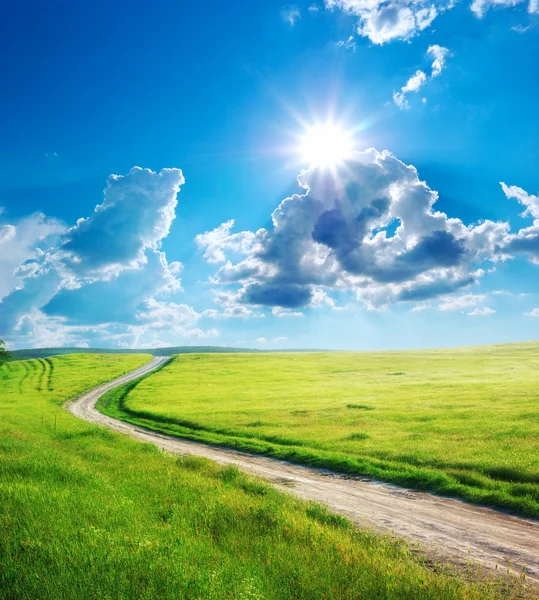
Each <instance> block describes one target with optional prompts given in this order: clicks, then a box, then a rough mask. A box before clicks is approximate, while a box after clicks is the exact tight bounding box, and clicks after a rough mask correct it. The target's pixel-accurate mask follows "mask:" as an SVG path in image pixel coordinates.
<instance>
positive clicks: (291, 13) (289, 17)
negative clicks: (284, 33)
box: [281, 4, 301, 27]
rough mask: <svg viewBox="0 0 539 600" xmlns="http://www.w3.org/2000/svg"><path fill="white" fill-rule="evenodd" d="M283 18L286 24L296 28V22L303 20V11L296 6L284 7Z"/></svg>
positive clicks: (282, 9) (282, 10)
mask: <svg viewBox="0 0 539 600" xmlns="http://www.w3.org/2000/svg"><path fill="white" fill-rule="evenodd" d="M281 18H282V19H283V21H285V23H288V24H289V25H290V27H294V25H295V24H296V21H297V20H298V19H301V11H300V10H299V8H298V7H297V6H296V5H295V4H292V5H290V6H283V7H282V8H281Z"/></svg>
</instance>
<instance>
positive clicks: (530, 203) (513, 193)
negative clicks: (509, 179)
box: [500, 181, 539, 219]
mask: <svg viewBox="0 0 539 600" xmlns="http://www.w3.org/2000/svg"><path fill="white" fill-rule="evenodd" d="M500 185H501V186H502V190H503V193H504V194H505V195H506V196H507V197H508V198H509V199H511V198H514V199H515V200H518V201H519V202H520V204H522V206H524V207H525V208H526V210H525V211H524V212H523V213H522V216H523V217H528V216H529V217H533V218H534V219H539V196H533V195H532V194H528V193H527V192H526V191H524V190H523V189H522V188H520V187H518V186H516V185H506V184H505V183H504V182H503V181H500Z"/></svg>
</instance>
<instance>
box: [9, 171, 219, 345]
mask: <svg viewBox="0 0 539 600" xmlns="http://www.w3.org/2000/svg"><path fill="white" fill-rule="evenodd" d="M183 182H184V179H183V175H182V172H181V171H180V170H179V169H163V170H162V171H161V172H159V173H156V172H153V171H150V170H148V169H141V168H139V167H135V168H133V169H131V171H130V172H129V173H128V174H127V175H124V176H119V175H112V176H111V177H109V179H108V181H107V187H106V189H105V191H104V196H103V201H102V202H101V203H100V204H98V205H97V206H96V208H95V210H94V212H93V213H92V214H91V215H90V216H89V217H87V218H83V219H79V220H78V221H77V223H76V224H75V225H74V226H73V227H71V228H69V229H68V228H66V227H65V226H64V225H62V224H60V223H58V222H56V221H53V220H50V219H46V218H45V217H44V216H42V215H34V216H32V217H29V218H28V219H25V220H23V221H21V222H19V223H16V224H9V225H3V226H0V248H2V247H3V246H6V248H9V253H4V252H0V275H2V276H1V277H0V282H1V284H0V285H1V286H3V287H2V288H1V289H2V293H1V294H0V298H1V299H0V332H1V333H2V335H3V336H5V337H7V339H8V340H9V341H11V342H12V343H14V344H17V345H21V344H22V345H32V346H36V345H42V344H43V343H44V341H45V340H48V343H47V345H65V344H67V343H70V344H73V343H76V344H77V345H81V344H87V343H88V342H89V341H90V342H92V343H97V342H99V341H101V342H105V343H107V344H108V345H110V344H113V345H125V344H131V345H133V344H137V343H138V342H141V341H144V342H145V343H149V344H150V343H152V344H153V343H157V341H158V339H160V340H164V339H172V338H174V336H179V335H181V336H184V337H188V338H189V337H203V336H205V335H206V334H209V333H208V332H204V331H202V330H200V329H198V328H197V327H195V323H196V322H197V320H198V319H199V317H200V315H199V314H197V313H196V312H195V311H194V310H193V309H192V308H190V307H189V306H187V305H185V304H178V303H176V302H169V301H166V300H165V298H166V297H168V296H170V295H171V294H175V293H177V292H179V291H180V290H181V285H180V279H179V273H180V270H181V264H180V263H178V262H169V261H168V260H167V257H166V256H165V254H164V252H162V251H161V250H160V245H161V241H162V240H163V239H164V238H165V237H166V236H167V235H168V233H169V230H170V226H171V224H172V221H173V219H174V217H175V208H176V204H177V194H178V192H179V190H180V186H181V185H182V184H183ZM6 257H9V258H6ZM216 331H217V330H213V332H211V334H212V335H213V334H216Z"/></svg>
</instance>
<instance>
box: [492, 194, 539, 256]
mask: <svg viewBox="0 0 539 600" xmlns="http://www.w3.org/2000/svg"><path fill="white" fill-rule="evenodd" d="M500 185H501V186H502V190H503V192H504V194H505V195H506V196H507V198H509V199H515V200H518V202H519V203H520V204H522V206H524V207H525V211H524V212H523V213H522V215H521V216H522V217H531V218H533V225H532V226H531V227H526V228H524V229H521V230H520V231H519V232H518V233H517V234H515V235H512V236H510V238H509V240H508V243H507V252H508V253H511V254H525V255H527V256H528V257H529V259H530V260H531V261H532V262H533V263H535V264H539V197H538V196H533V195H531V194H528V193H527V192H526V191H524V190H523V189H522V188H520V187H517V186H516V185H511V186H508V185H506V184H505V183H503V182H501V183H500Z"/></svg>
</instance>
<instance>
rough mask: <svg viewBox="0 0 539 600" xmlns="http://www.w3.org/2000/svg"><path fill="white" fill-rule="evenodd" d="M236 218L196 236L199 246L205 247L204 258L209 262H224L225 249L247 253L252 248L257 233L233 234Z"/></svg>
mask: <svg viewBox="0 0 539 600" xmlns="http://www.w3.org/2000/svg"><path fill="white" fill-rule="evenodd" d="M232 227H234V219H230V221H227V222H226V223H223V224H222V225H219V227H216V228H215V229H213V230H212V231H207V232H206V233H202V234H199V235H197V236H196V238H195V242H196V243H197V245H198V246H199V248H204V249H205V252H204V258H205V259H206V260H207V261H208V262H209V263H219V262H224V260H225V255H224V250H225V249H226V250H232V251H234V252H242V253H246V252H248V251H249V249H250V248H251V246H252V244H253V242H254V240H255V234H253V233H251V232H250V231H243V232H241V233H234V234H231V233H230V231H231V229H232Z"/></svg>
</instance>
